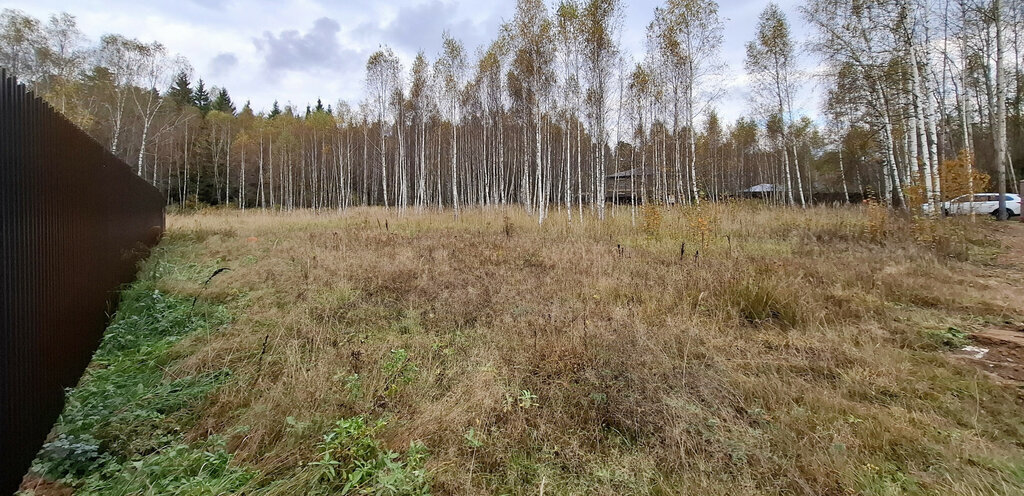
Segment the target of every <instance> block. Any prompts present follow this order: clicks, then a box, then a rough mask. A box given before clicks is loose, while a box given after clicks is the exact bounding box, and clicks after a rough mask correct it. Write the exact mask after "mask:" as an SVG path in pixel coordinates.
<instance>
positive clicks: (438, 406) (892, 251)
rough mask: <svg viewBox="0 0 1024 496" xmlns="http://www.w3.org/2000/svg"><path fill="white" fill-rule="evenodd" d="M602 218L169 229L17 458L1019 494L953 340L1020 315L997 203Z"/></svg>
mask: <svg viewBox="0 0 1024 496" xmlns="http://www.w3.org/2000/svg"><path fill="white" fill-rule="evenodd" d="M551 215H552V216H551V218H552V219H556V218H558V217H557V215H558V213H557V212H553V213H552V214H551ZM609 215H610V218H609V219H607V220H606V221H604V222H596V220H595V219H586V221H587V222H584V223H582V224H581V223H578V222H573V223H572V224H568V223H562V224H559V223H558V222H548V223H546V224H544V225H538V224H537V223H536V220H535V219H532V218H530V217H529V216H527V214H525V213H521V212H519V211H518V210H515V209H510V210H508V211H499V210H466V211H464V212H463V214H462V215H460V217H459V219H457V220H456V219H454V218H452V217H451V216H450V215H445V214H435V213H424V214H422V215H409V216H400V217H395V216H393V215H389V214H388V213H387V212H385V211H383V210H376V209H366V210H358V209H357V210H352V211H349V212H347V213H344V214H341V215H334V214H332V215H314V214H309V213H294V214H263V213H254V212H246V213H240V212H232V211H226V210H218V211H201V212H199V213H198V214H195V215H188V216H185V215H180V216H173V217H171V218H170V219H169V220H170V222H169V224H170V232H171V235H170V236H169V238H170V239H169V241H167V242H166V244H165V247H164V252H163V254H161V255H160V256H159V257H158V258H157V261H155V262H153V263H152V264H151V265H150V266H149V267H147V268H146V269H144V270H143V274H144V276H145V278H144V280H143V281H142V282H140V283H138V284H137V285H136V286H135V287H134V288H133V289H132V290H130V291H129V292H128V293H127V294H126V296H125V303H124V304H123V305H122V307H121V310H120V311H119V313H118V316H117V318H116V320H115V323H114V324H113V325H112V326H111V330H110V332H109V336H108V337H107V339H106V340H105V341H104V345H103V348H102V350H101V351H100V352H99V353H98V354H97V358H96V361H95V363H94V365H93V367H91V369H90V372H89V374H88V375H87V377H86V378H85V379H83V382H82V385H81V386H80V387H79V388H78V389H77V390H76V391H75V392H74V393H73V394H72V400H71V401H70V402H69V406H68V409H67V412H66V413H65V415H64V418H63V419H62V421H61V424H60V426H58V428H57V429H56V430H55V433H54V439H53V441H52V442H51V443H50V444H48V445H47V448H46V449H44V452H43V453H42V455H41V457H40V460H39V462H38V463H37V469H38V470H39V471H41V472H44V473H46V474H47V475H48V477H50V478H61V479H62V480H63V481H65V482H66V483H67V484H69V485H72V486H75V487H76V488H80V493H82V494H90V493H96V494H106V493H108V489H109V488H112V487H115V485H117V486H118V487H122V486H124V487H130V488H134V489H131V490H129V491H128V492H129V493H132V492H135V493H147V494H218V493H231V492H239V493H241V492H244V493H246V494H275V495H276V494H426V493H428V492H429V493H432V494H536V493H538V492H539V491H541V489H542V488H543V492H544V493H545V494H676V493H692V494H849V493H858V494H902V493H910V494H915V493H916V494H1014V493H1019V492H1022V491H1024V425H1022V424H1021V422H1020V421H1019V412H1020V408H1021V406H1022V404H1024V402H1022V395H1021V390H1020V389H1019V388H1017V387H1015V386H1012V385H1007V384H1005V383H1000V382H997V381H994V380H992V379H991V378H989V377H988V376H986V375H984V373H983V372H980V371H978V370H977V369H975V368H973V367H971V366H969V365H966V364H963V363H960V362H956V361H951V360H948V359H946V358H945V357H944V355H943V353H945V352H946V351H947V350H950V349H955V348H957V347H960V346H962V345H963V344H965V343H966V342H967V340H968V339H969V335H970V333H971V332H972V331H973V330H976V329H980V328H983V327H986V326H991V325H996V324H999V323H1003V322H1006V321H1012V322H1019V321H1021V319H1022V315H1021V311H1020V309H1019V305H1017V304H1016V299H1017V298H1018V296H1017V292H1018V289H1017V288H1016V287H1015V286H1014V284H1013V283H1012V281H1014V280H1015V279H1013V276H1012V274H1014V273H1015V272H1014V271H1016V270H1019V269H1018V268H1015V267H1012V266H1009V265H1007V264H1006V263H1005V262H1003V261H1001V259H999V258H997V254H998V253H999V251H1000V250H1001V249H1003V248H1002V247H1001V245H1000V242H999V241H998V240H997V239H995V238H994V236H995V234H993V231H992V230H991V228H990V227H989V226H990V225H992V223H991V222H989V220H988V219H984V221H981V220H979V222H977V223H971V222H970V221H969V220H968V219H938V220H935V221H929V220H924V219H910V218H902V217H898V216H895V215H894V214H893V213H892V212H891V211H889V210H887V209H884V208H877V209H875V208H874V207H871V206H868V207H863V208H849V209H823V208H812V209H807V210H798V209H772V208H766V207H762V206H758V205H754V204H717V205H716V204H707V205H703V206H702V207H701V209H700V210H688V209H686V208H666V209H662V210H660V211H658V212H657V222H654V221H653V220H652V219H653V218H654V215H653V214H651V213H645V214H643V215H642V216H641V217H640V218H638V219H637V221H638V222H637V225H636V226H634V225H632V224H631V215H630V212H629V210H627V209H623V210H618V211H611V212H610V213H609ZM926 222H930V223H931V224H928V225H927V227H922V225H919V224H921V223H926ZM655 226H656V228H655ZM915 226H916V227H915ZM925 230H926V232H927V233H930V234H929V235H928V236H924V235H923V234H922V232H925ZM940 236H942V237H945V238H948V239H949V240H950V241H949V242H948V243H945V242H943V243H936V242H935V241H934V239H935V238H936V237H940ZM683 243H686V246H687V253H686V256H685V257H684V256H681V253H680V251H681V247H682V245H683ZM946 246H954V247H958V248H956V249H947V248H945V247H946ZM964 246H966V247H969V249H968V252H969V253H970V256H969V257H962V256H959V255H957V253H960V251H962V250H961V249H962V247H964ZM691 247H692V248H691ZM698 249H699V252H700V255H699V257H695V256H693V253H695V252H696V251H697V250H698ZM218 267H229V268H230V269H231V270H230V271H226V272H223V273H222V274H220V275H219V276H217V277H216V278H214V279H213V280H211V281H210V283H209V284H208V285H207V286H205V288H204V286H203V281H204V280H205V279H206V278H207V277H208V276H209V274H210V273H212V272H213V270H214V269H216V268H218ZM197 295H198V296H199V297H198V303H197V305H196V308H195V310H194V311H192V310H191V309H190V306H191V303H192V298H193V297H195V296H197ZM133 381H134V385H133ZM140 385H141V386H140ZM428 453H429V455H428ZM102 484H106V485H102Z"/></svg>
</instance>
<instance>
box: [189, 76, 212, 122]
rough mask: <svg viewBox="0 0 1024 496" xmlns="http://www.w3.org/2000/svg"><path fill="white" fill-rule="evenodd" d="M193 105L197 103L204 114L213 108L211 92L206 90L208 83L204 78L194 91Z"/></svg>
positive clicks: (197, 106)
mask: <svg viewBox="0 0 1024 496" xmlns="http://www.w3.org/2000/svg"><path fill="white" fill-rule="evenodd" d="M192 105H195V107H196V108H198V109H199V111H200V112H202V113H203V116H206V114H207V113H208V112H209V111H210V109H211V105H212V102H211V101H210V92H209V91H206V84H204V83H203V80H202V79H200V80H199V84H197V85H196V89H195V91H193V92H192Z"/></svg>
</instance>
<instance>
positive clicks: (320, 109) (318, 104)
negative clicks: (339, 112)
mask: <svg viewBox="0 0 1024 496" xmlns="http://www.w3.org/2000/svg"><path fill="white" fill-rule="evenodd" d="M313 111H314V112H316V113H318V114H319V113H321V112H323V111H324V104H323V102H321V101H320V99H319V98H317V99H316V107H315V108H314V109H313Z"/></svg>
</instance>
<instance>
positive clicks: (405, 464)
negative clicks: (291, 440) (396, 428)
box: [308, 417, 430, 495]
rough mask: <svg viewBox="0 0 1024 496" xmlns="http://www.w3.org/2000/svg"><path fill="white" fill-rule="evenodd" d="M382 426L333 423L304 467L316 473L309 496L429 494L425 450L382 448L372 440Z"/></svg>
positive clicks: (355, 419) (378, 423)
mask: <svg viewBox="0 0 1024 496" xmlns="http://www.w3.org/2000/svg"><path fill="white" fill-rule="evenodd" d="M385 425H386V422H384V421H383V420H378V421H376V422H373V423H367V421H366V420H365V419H364V418H363V417H352V418H348V419H342V420H339V421H338V422H337V423H335V425H334V428H333V429H331V430H330V431H328V432H327V434H325V435H324V439H323V441H322V442H321V443H320V444H319V445H318V446H317V451H318V453H319V458H318V459H317V460H316V461H314V462H311V463H309V464H308V466H309V467H311V468H312V469H313V470H314V471H315V472H316V474H315V477H314V481H315V483H316V487H314V488H312V490H311V494H378V495H399V494H401V495H425V494H430V485H429V483H428V477H427V471H426V470H425V469H424V468H423V464H424V462H425V461H426V459H427V450H426V448H425V447H424V446H423V445H422V444H420V443H415V442H414V443H412V444H411V445H410V446H409V449H408V450H406V451H405V453H396V452H394V451H391V450H389V449H386V448H384V447H382V446H381V443H380V441H378V440H377V439H376V438H375V437H374V436H375V435H376V434H377V433H378V432H379V431H380V430H381V429H382V428H383V427H384V426H385Z"/></svg>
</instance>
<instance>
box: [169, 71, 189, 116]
mask: <svg viewBox="0 0 1024 496" xmlns="http://www.w3.org/2000/svg"><path fill="white" fill-rule="evenodd" d="M167 98H169V99H170V100H171V101H172V102H174V104H175V105H177V106H178V107H179V108H181V107H185V106H188V105H192V82H191V81H189V79H188V74H187V73H186V72H185V71H181V72H179V73H178V75H177V76H175V78H174V83H173V84H172V85H171V89H170V90H168V91H167Z"/></svg>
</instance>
